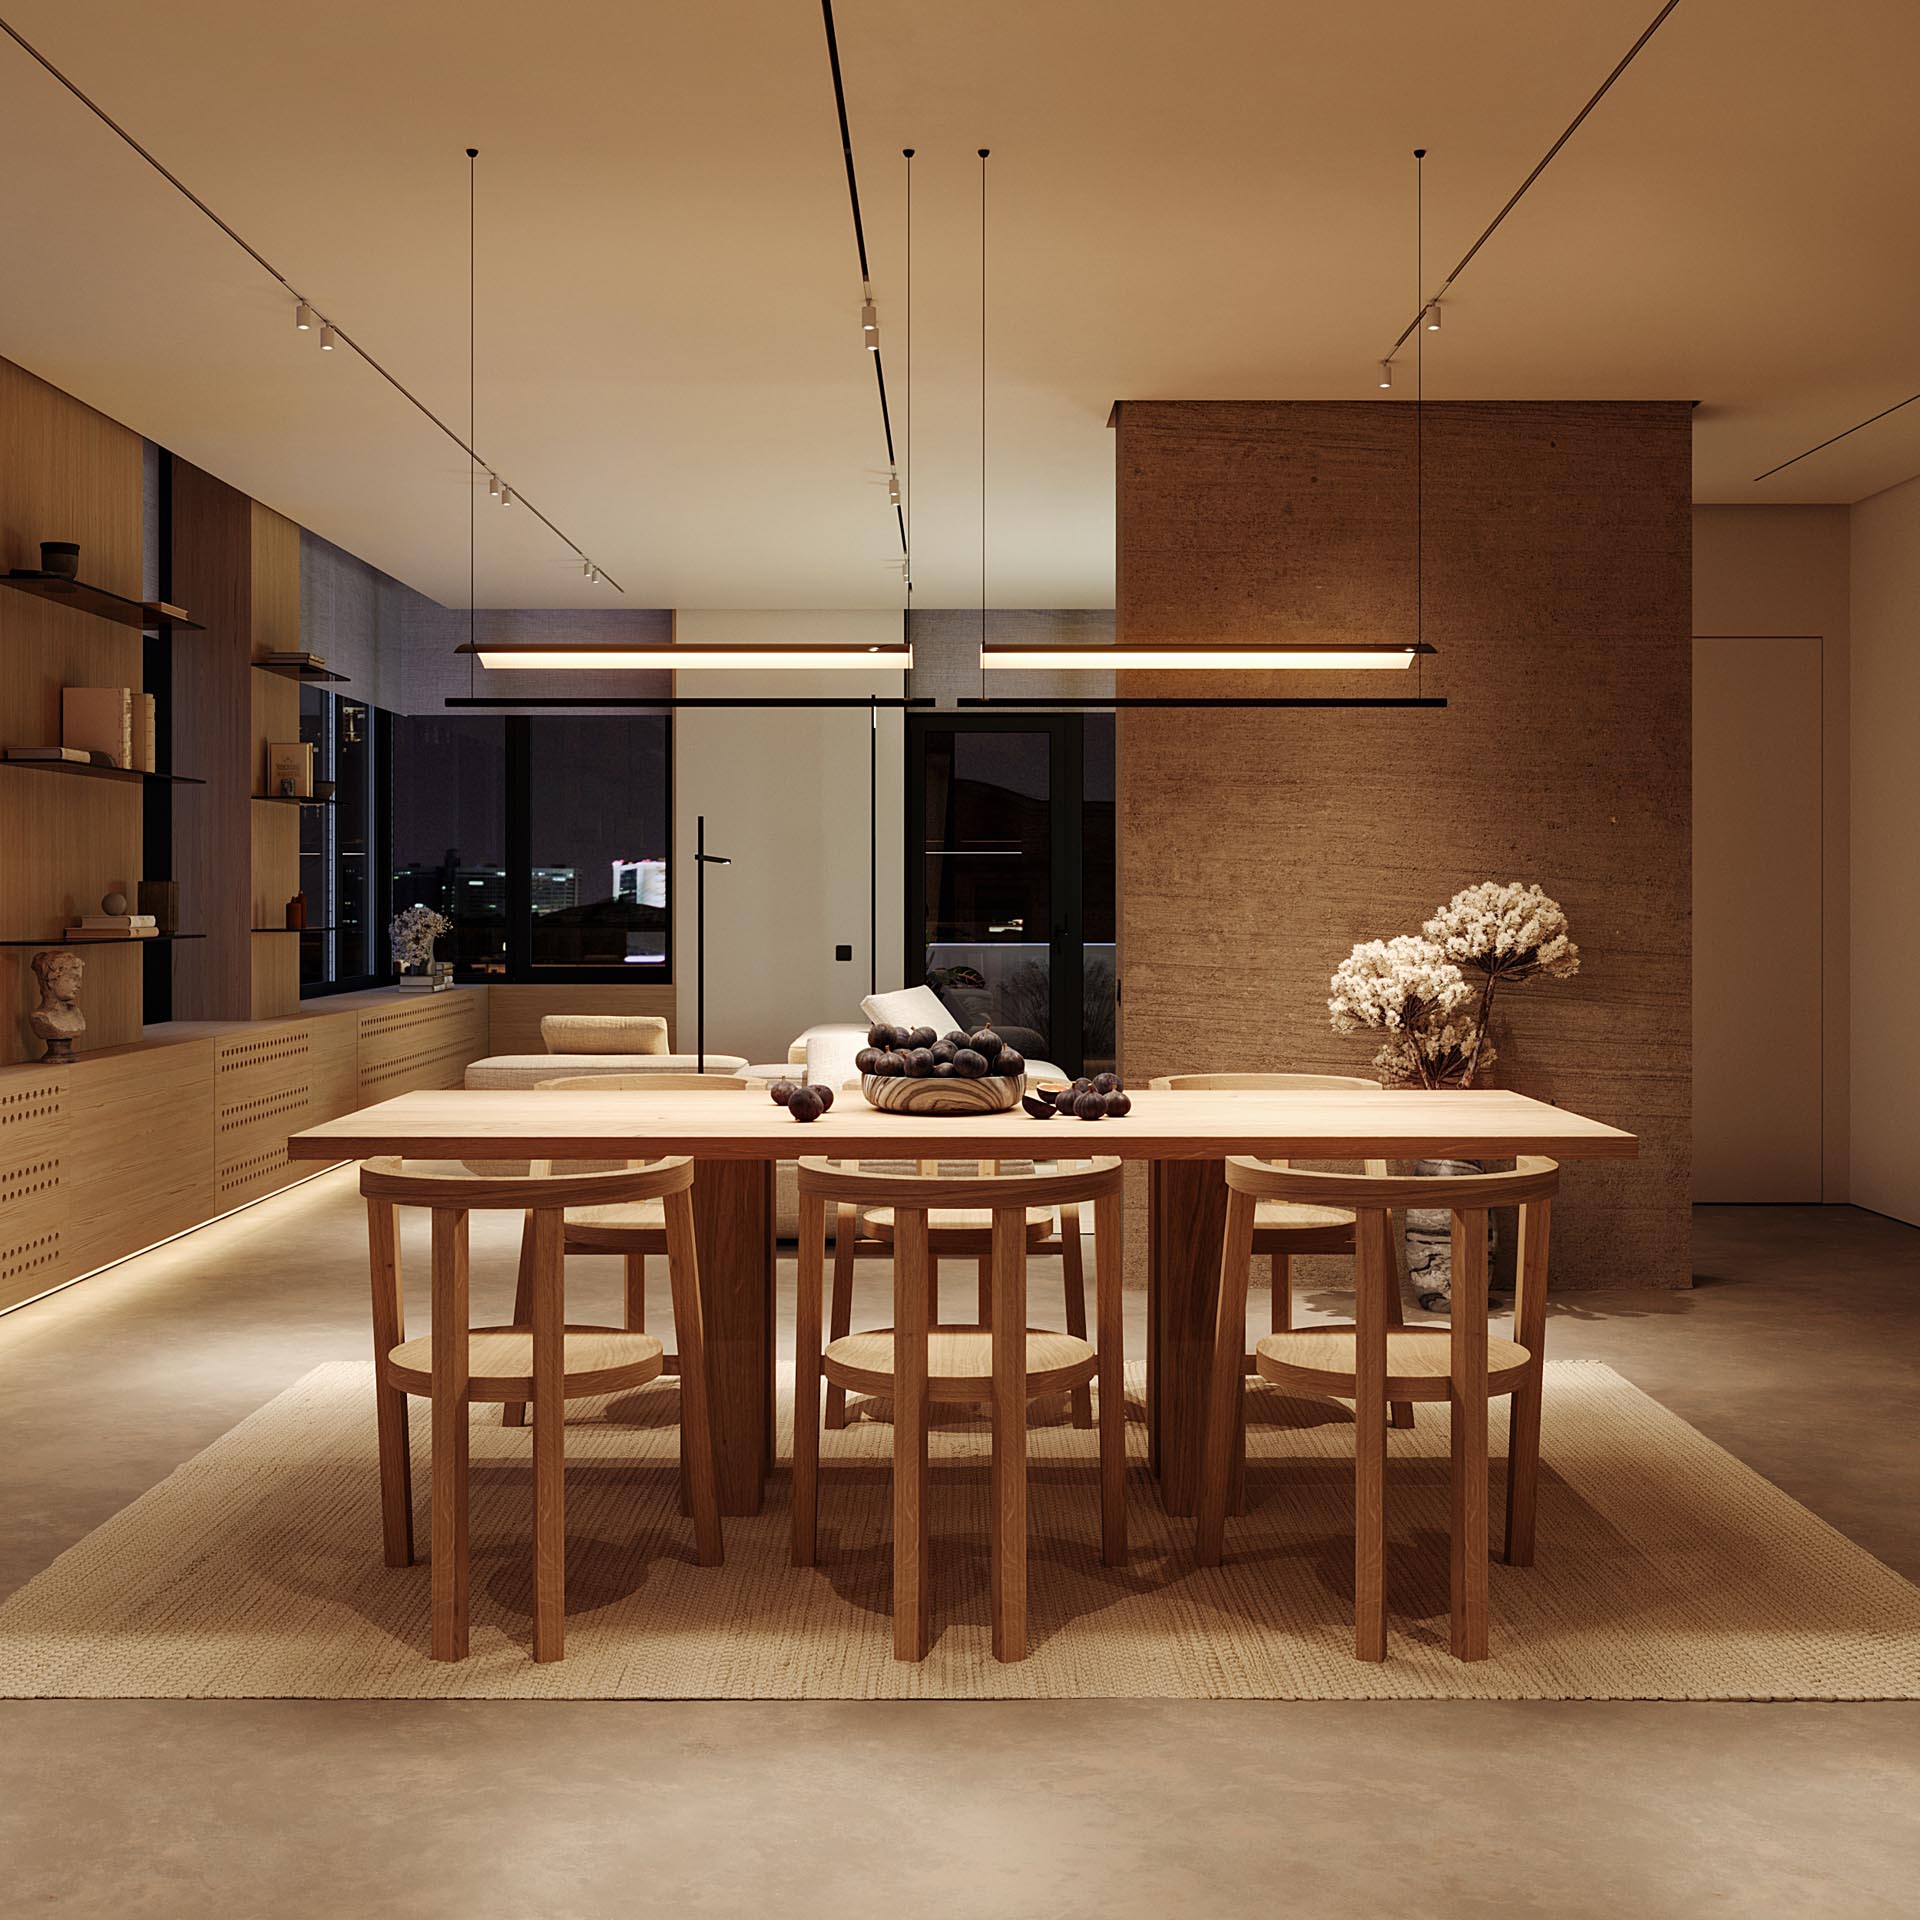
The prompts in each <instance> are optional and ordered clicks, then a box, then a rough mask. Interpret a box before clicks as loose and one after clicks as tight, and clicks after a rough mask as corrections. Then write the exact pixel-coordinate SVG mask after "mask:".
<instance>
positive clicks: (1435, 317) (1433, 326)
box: [1427, 300, 1440, 333]
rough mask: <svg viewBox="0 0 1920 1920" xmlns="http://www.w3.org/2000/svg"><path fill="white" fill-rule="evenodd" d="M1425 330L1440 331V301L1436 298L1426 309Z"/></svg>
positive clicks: (1430, 331)
mask: <svg viewBox="0 0 1920 1920" xmlns="http://www.w3.org/2000/svg"><path fill="white" fill-rule="evenodd" d="M1427 331H1428V332H1429V333H1438V332H1439V331H1440V302H1439V301H1438V300H1436V301H1435V302H1434V303H1433V305H1432V306H1430V307H1429V308H1428V309H1427Z"/></svg>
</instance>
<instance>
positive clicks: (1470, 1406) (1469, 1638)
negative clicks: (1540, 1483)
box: [1448, 1207, 1487, 1660]
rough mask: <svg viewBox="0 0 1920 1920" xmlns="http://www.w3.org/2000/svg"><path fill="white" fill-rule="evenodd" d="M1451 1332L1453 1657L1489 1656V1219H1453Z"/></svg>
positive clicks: (1465, 1213)
mask: <svg viewBox="0 0 1920 1920" xmlns="http://www.w3.org/2000/svg"><path fill="white" fill-rule="evenodd" d="M1452 1323H1453V1330H1452V1333H1451V1335H1450V1336H1449V1338H1450V1353H1449V1360H1448V1372H1449V1374H1450V1375H1451V1378H1452V1387H1451V1391H1450V1394H1449V1399H1450V1403H1451V1404H1450V1406H1449V1409H1448V1410H1449V1413H1450V1414H1451V1416H1452V1427H1453V1463H1452V1489H1453V1503H1452V1504H1453V1548H1452V1566H1451V1579H1450V1580H1449V1583H1448V1584H1449V1588H1450V1599H1451V1612H1452V1622H1453V1651H1454V1654H1455V1657H1456V1658H1458V1659H1461V1660H1484V1659H1485V1658H1486V1657H1487V1213H1486V1209H1485V1208H1484V1207H1472V1208H1464V1209H1462V1210H1460V1211H1459V1212H1456V1213H1455V1214H1454V1216H1453V1313H1452Z"/></svg>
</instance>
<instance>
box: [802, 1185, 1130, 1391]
mask: <svg viewBox="0 0 1920 1920" xmlns="http://www.w3.org/2000/svg"><path fill="white" fill-rule="evenodd" d="M1004 1165H1005V1163H1004V1162H1002V1161H998V1160H982V1161H979V1162H978V1163H977V1165H976V1171H977V1172H979V1173H982V1174H994V1173H999V1172H1000V1171H1002V1169H1003V1167H1004ZM919 1171H920V1172H921V1173H922V1174H923V1175H927V1176H935V1175H938V1174H939V1172H940V1162H939V1161H938V1160H922V1161H921V1162H919ZM1012 1171H1016V1172H1017V1171H1019V1169H1017V1168H1016V1169H1012ZM1082 1228H1083V1222H1082V1220H1081V1214H1080V1208H1079V1206H1078V1205H1077V1204H1075V1203H1074V1202H1072V1201H1068V1202H1066V1203H1064V1204H1063V1205H1061V1206H1059V1207H1043V1206H1034V1207H1029V1208H1028V1209H1027V1220H1026V1237H1027V1252H1028V1254H1029V1255H1032V1254H1036V1253H1057V1254H1058V1255H1059V1256H1060V1272H1061V1284H1062V1287H1063V1290H1064V1305H1065V1311H1066V1321H1067V1331H1068V1333H1070V1334H1072V1335H1073V1337H1074V1338H1075V1339H1076V1340H1084V1339H1085V1338H1086V1337H1087V1275H1086V1253H1085V1248H1084V1245H1083V1242H1082V1240H1081V1233H1082ZM893 1238H894V1216H893V1209H892V1208H891V1207H864V1208H863V1207H857V1206H854V1205H853V1204H851V1203H850V1202H849V1203H845V1204H842V1205H841V1206H839V1207H838V1208H836V1209H835V1218H834V1229H833V1303H832V1306H831V1308H830V1310H829V1315H828V1321H827V1337H828V1338H829V1339H830V1340H839V1339H842V1338H843V1337H844V1336H845V1335H846V1334H847V1332H848V1331H849V1330H850V1329H851V1327H852V1326H853V1273H854V1262H855V1260H857V1259H858V1258H859V1257H860V1256H861V1255H862V1254H867V1255H870V1256H872V1255H877V1256H879V1257H881V1258H883V1259H884V1258H891V1256H892V1253H893ZM943 1260H967V1261H971V1262H972V1263H973V1265H974V1268H975V1272H976V1275H977V1288H978V1308H977V1312H978V1319H977V1321H976V1324H977V1325H979V1326H983V1327H984V1326H986V1325H988V1324H989V1323H990V1322H991V1320H992V1317H993V1219H992V1215H991V1213H990V1211H989V1210H988V1209H987V1208H985V1207H936V1208H934V1209H933V1210H932V1211H931V1212H929V1213H928V1215H927V1262H928V1266H927V1271H928V1275H929V1283H930V1284H931V1286H932V1288H933V1302H934V1307H933V1311H934V1315H935V1317H936V1318H938V1315H939V1302H940V1263H941V1261H943ZM1069 1402H1070V1406H1071V1417H1072V1420H1073V1424H1074V1425H1075V1426H1076V1427H1090V1426H1092V1425H1093V1394H1092V1390H1091V1388H1088V1387H1085V1386H1080V1387H1075V1388H1074V1389H1073V1391H1072V1393H1071V1394H1070V1395H1069ZM846 1424H847V1390H846V1388H845V1387H842V1386H838V1385H830V1386H829V1387H828V1388H827V1425H828V1427H829V1428H831V1429H838V1428H841V1427H844V1426H845V1425H846Z"/></svg>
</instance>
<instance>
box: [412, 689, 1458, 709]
mask: <svg viewBox="0 0 1920 1920" xmlns="http://www.w3.org/2000/svg"><path fill="white" fill-rule="evenodd" d="M449 704H451V703H449ZM959 704H960V705H961V706H963V707H1024V708H1026V709H1028V710H1029V711H1039V712H1049V711H1053V710H1056V709H1057V710H1058V711H1060V712H1062V713H1113V712H1117V711H1120V710H1123V709H1125V708H1129V707H1167V708H1173V707H1218V708H1229V707H1444V706H1445V705H1446V704H1447V702H1446V698H1445V696H1444V695H1439V694H1411V693H1410V694H1389V695H1369V694H1355V695H1353V696H1352V697H1351V698H1347V697H1342V696H1341V695H1338V694H1318V695H1314V694H1272V695H1266V696H1257V697H1255V698H1253V699H1234V698H1231V697H1229V696H1226V695H1219V696H1212V695H1206V694H1167V695H1165V696H1162V695H1160V694H1152V693H1116V694H1104V695H1103V694H1084V695H1079V694H1075V695H1068V694H1061V695H1056V696H1046V695H1043V696H1041V697H1039V698H1037V699H1032V700H1026V699H1022V698H1021V697H1020V695H1018V694H1017V693H1005V694H1001V693H995V694H978V693H963V694H962V695H961V696H960V701H959Z"/></svg>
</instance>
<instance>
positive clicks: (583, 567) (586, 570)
mask: <svg viewBox="0 0 1920 1920" xmlns="http://www.w3.org/2000/svg"><path fill="white" fill-rule="evenodd" d="M580 571H581V572H582V573H583V574H585V575H586V577H587V578H588V579H589V580H591V579H592V578H593V562H592V561H591V560H582V561H581V562H580Z"/></svg>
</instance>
